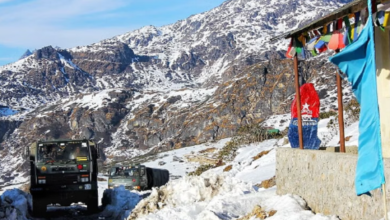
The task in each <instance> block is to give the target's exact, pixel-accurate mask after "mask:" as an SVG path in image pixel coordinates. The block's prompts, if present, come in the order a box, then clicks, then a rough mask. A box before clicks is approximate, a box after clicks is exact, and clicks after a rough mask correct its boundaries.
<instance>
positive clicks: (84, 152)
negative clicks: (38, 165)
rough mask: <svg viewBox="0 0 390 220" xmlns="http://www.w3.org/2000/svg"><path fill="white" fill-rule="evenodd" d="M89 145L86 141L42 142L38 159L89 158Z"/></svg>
mask: <svg viewBox="0 0 390 220" xmlns="http://www.w3.org/2000/svg"><path fill="white" fill-rule="evenodd" d="M88 149H89V148H88V145H87V143H85V142H63V143H40V144H39V145H38V157H37V158H38V161H46V160H54V161H59V160H61V161H62V160H64V161H68V160H89V150H88Z"/></svg>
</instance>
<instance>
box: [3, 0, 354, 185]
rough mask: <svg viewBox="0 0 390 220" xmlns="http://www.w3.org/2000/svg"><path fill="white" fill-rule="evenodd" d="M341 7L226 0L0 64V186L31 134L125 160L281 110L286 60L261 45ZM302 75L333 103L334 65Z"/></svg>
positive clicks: (331, 1) (324, 0)
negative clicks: (181, 16)
mask: <svg viewBox="0 0 390 220" xmlns="http://www.w3.org/2000/svg"><path fill="white" fill-rule="evenodd" d="M347 2H349V1H346V0H314V1H304V0H282V1H276V0H261V1H260V0H229V1H226V2H224V3H223V4H222V5H220V6H219V7H216V8H214V9H212V10H210V11H208V12H204V13H202V14H198V15H194V16H191V17H189V18H187V19H185V20H181V21H178V22H176V23H174V24H171V25H167V26H163V27H153V26H147V27H144V28H141V29H139V30H136V31H132V32H129V33H126V34H123V35H120V36H115V37H113V38H110V39H106V40H102V41H101V42H98V43H95V44H92V45H87V46H80V47H76V48H71V49H60V48H53V47H51V46H48V47H44V48H42V49H39V50H36V51H35V52H34V53H33V54H32V55H30V56H28V57H26V58H24V59H21V60H19V61H17V62H15V63H12V64H8V65H5V66H2V67H0V84H1V85H2V87H1V88H0V105H1V106H2V108H3V109H7V111H0V115H4V116H3V117H2V120H3V121H4V122H7V123H3V124H4V126H3V127H1V129H0V138H2V139H0V140H3V141H2V142H1V143H0V150H2V152H1V154H2V155H3V156H2V157H1V159H0V172H1V173H2V176H0V183H2V182H9V181H12V180H14V181H16V180H17V179H15V177H16V175H19V173H20V171H23V170H24V169H25V168H26V166H25V164H24V159H23V158H22V156H21V152H22V149H21V146H24V147H25V146H28V145H29V143H31V141H33V140H36V139H38V138H43V137H47V138H66V137H84V136H85V137H87V138H95V139H97V140H98V141H99V142H100V144H101V146H102V147H103V148H105V153H106V155H107V156H109V157H111V158H114V159H115V158H118V157H127V158H128V157H132V156H135V155H140V154H144V153H147V152H158V151H159V150H167V149H172V148H181V147H186V146H190V145H194V144H200V143H204V142H207V141H210V140H218V139H222V138H226V137H230V136H232V135H234V134H235V132H236V131H237V129H238V128H239V127H240V126H243V125H247V124H253V123H258V122H260V121H262V120H264V119H266V118H268V117H269V116H270V115H273V114H282V113H286V112H287V111H288V109H289V100H291V98H292V95H293V94H294V92H295V90H294V87H293V84H292V82H293V75H292V62H291V61H289V60H284V59H283V57H284V56H283V54H284V52H283V50H284V49H285V48H286V46H287V42H285V41H280V42H276V43H271V42H269V39H270V38H271V37H272V36H275V35H278V34H281V33H283V32H285V31H287V30H290V29H293V28H296V27H298V26H299V25H302V24H303V21H309V20H312V19H314V18H316V17H320V16H323V15H324V14H326V13H328V12H330V11H332V10H334V9H335V8H338V7H340V6H341V5H343V4H344V3H347ZM300 69H301V72H302V76H303V78H304V79H305V80H307V81H310V82H314V83H316V85H317V86H318V88H317V89H318V90H319V93H320V97H321V99H323V100H327V101H326V103H329V105H323V110H326V111H328V110H329V109H334V108H336V106H334V105H333V103H334V98H335V95H334V94H335V93H334V85H335V84H334V83H333V82H334V77H332V75H330V74H334V69H333V68H332V67H331V66H330V65H329V64H328V63H327V62H326V61H323V60H322V59H321V58H320V59H312V60H309V61H307V62H303V63H301V64H300ZM346 95H347V98H348V97H350V95H351V94H350V92H348V91H347V92H346ZM346 101H348V99H346ZM2 112H7V114H5V113H2ZM6 161H11V162H12V164H9V162H6ZM23 164H24V165H23ZM16 170H17V171H16ZM20 175H22V174H20ZM22 176H23V175H22Z"/></svg>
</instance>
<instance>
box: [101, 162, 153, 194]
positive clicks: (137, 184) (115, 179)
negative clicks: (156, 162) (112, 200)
mask: <svg viewBox="0 0 390 220" xmlns="http://www.w3.org/2000/svg"><path fill="white" fill-rule="evenodd" d="M145 173H146V167H145V166H143V165H133V166H114V167H111V168H110V170H109V179H108V188H109V189H112V188H114V187H117V186H120V185H123V186H124V187H125V188H126V189H128V190H144V189H146V187H145V186H146V185H147V184H146V183H147V179H146V175H145Z"/></svg>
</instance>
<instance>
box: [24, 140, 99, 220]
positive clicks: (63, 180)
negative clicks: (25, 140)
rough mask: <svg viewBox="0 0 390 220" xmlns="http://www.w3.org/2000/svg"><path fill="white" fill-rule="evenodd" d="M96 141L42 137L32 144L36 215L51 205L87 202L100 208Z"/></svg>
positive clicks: (32, 173) (94, 207)
mask: <svg viewBox="0 0 390 220" xmlns="http://www.w3.org/2000/svg"><path fill="white" fill-rule="evenodd" d="M98 149H99V148H98V146H97V144H96V143H95V142H94V141H92V140H87V139H78V140H69V139H68V140H40V141H37V142H34V143H32V144H31V145H30V147H29V151H28V152H27V153H28V158H29V160H30V166H31V170H30V183H31V184H30V193H31V195H32V204H33V205H32V206H33V207H32V208H33V214H34V215H42V214H44V213H45V212H46V206H47V205H48V204H60V205H62V206H68V205H70V204H71V203H75V202H84V203H85V204H86V205H87V209H88V211H90V212H94V211H96V210H97V209H98V185H97V174H98V170H97V161H96V160H97V158H99V150H98Z"/></svg>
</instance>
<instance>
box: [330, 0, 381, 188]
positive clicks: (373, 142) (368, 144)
mask: <svg viewBox="0 0 390 220" xmlns="http://www.w3.org/2000/svg"><path fill="white" fill-rule="evenodd" d="M368 10H369V16H368V20H367V24H366V26H365V27H364V29H363V31H362V33H361V34H360V36H359V39H358V40H357V41H356V42H354V43H353V44H351V45H350V46H348V47H346V48H345V49H344V50H343V51H341V52H340V53H338V54H336V55H334V56H333V57H331V58H330V59H329V60H330V61H331V62H332V63H334V64H336V65H337V66H338V67H339V68H340V70H341V71H342V72H343V73H345V74H346V75H347V76H348V80H349V81H350V82H351V83H352V90H353V92H354V94H355V96H356V98H357V100H358V102H359V103H360V117H359V133H360V135H359V148H358V161H357V168H356V177H355V188H356V193H357V195H361V194H364V193H367V192H369V191H371V190H374V189H377V188H379V187H381V185H382V184H384V183H385V177H384V167H383V160H382V143H381V134H380V120H379V105H378V94H377V83H376V64H375V45H374V26H373V23H372V11H371V10H372V9H371V0H368Z"/></svg>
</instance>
